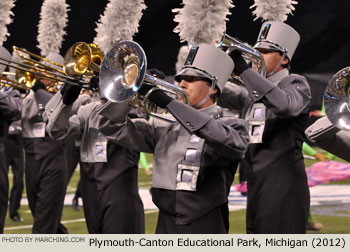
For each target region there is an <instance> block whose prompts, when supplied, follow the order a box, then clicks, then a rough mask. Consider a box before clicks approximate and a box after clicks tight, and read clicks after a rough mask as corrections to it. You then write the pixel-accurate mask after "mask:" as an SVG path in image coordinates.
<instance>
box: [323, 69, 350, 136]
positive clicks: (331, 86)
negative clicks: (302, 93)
mask: <svg viewBox="0 0 350 252" xmlns="http://www.w3.org/2000/svg"><path fill="white" fill-rule="evenodd" d="M349 88H350V66H348V67H345V68H343V69H341V70H340V71H338V72H337V73H336V74H335V75H333V77H332V78H331V79H330V81H329V82H328V85H327V88H326V90H325V92H324V96H323V102H324V108H325V112H326V115H327V117H328V119H329V121H330V122H331V123H332V124H333V125H335V126H336V127H337V128H339V129H342V130H350V104H349V103H350V99H349V98H350V89H349Z"/></svg>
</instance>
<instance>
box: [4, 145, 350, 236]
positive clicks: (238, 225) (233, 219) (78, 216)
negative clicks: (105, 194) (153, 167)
mask: <svg viewBox="0 0 350 252" xmlns="http://www.w3.org/2000/svg"><path fill="white" fill-rule="evenodd" d="M321 152H322V151H321ZM151 160H152V156H151V155H148V161H149V162H150V161H151ZM338 160H339V159H338ZM314 162H315V161H314V160H305V164H306V165H307V166H309V165H311V164H312V163H314ZM79 175H80V174H79V170H77V171H76V172H75V174H74V176H73V177H72V180H71V181H70V183H69V185H68V188H67V193H74V192H75V188H76V185H77V182H78V180H79ZM11 177H12V175H11V174H10V178H11ZM237 181H238V174H236V179H235V182H234V183H237ZM330 184H350V181H349V180H345V181H339V182H331V183H330ZM139 186H140V187H143V188H149V187H150V186H151V177H148V176H146V174H145V172H144V169H139ZM24 197H26V194H25V193H24ZM316 208H317V207H315V208H312V210H315V209H316ZM313 212H314V211H313ZM20 214H21V216H22V217H23V219H24V222H21V223H15V222H13V221H11V220H10V219H9V218H8V216H7V218H6V223H5V231H4V233H5V234H30V233H31V225H32V223H33V219H32V216H31V213H30V210H29V208H28V206H22V207H21V209H20ZM346 214H347V215H348V216H350V209H349V211H348V212H347V213H346ZM157 215H158V213H157V211H146V212H145V220H146V233H147V234H153V233H154V230H155V226H156V222H157ZM314 219H315V220H316V221H318V222H321V223H323V226H324V228H323V229H322V230H321V231H320V232H317V233H328V234H331V233H332V234H339V233H350V228H349V227H350V217H344V216H327V215H315V214H314ZM62 223H63V224H64V225H65V226H66V227H67V228H68V230H69V233H71V234H86V233H87V229H86V225H85V221H84V213H83V209H82V208H81V209H80V210H79V211H75V210H73V208H72V207H71V206H65V207H64V210H63V216H62ZM230 233H231V234H244V233H245V210H239V211H231V212H230ZM309 233H315V232H309Z"/></svg>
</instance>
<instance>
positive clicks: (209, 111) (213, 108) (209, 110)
mask: <svg viewBox="0 0 350 252" xmlns="http://www.w3.org/2000/svg"><path fill="white" fill-rule="evenodd" d="M199 111H201V112H203V113H205V114H206V115H209V116H211V117H213V118H216V117H217V115H218V106H217V105H216V103H213V104H212V105H210V106H208V107H205V108H202V109H199Z"/></svg>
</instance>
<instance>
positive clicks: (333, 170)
mask: <svg viewBox="0 0 350 252" xmlns="http://www.w3.org/2000/svg"><path fill="white" fill-rule="evenodd" d="M306 174H307V180H308V184H309V186H310V187H311V186H315V185H318V184H325V183H328V182H330V181H338V180H345V179H348V178H350V164H349V163H342V162H337V161H324V162H317V163H314V164H313V165H311V166H310V167H309V168H306Z"/></svg>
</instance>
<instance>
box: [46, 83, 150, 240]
mask: <svg viewBox="0 0 350 252" xmlns="http://www.w3.org/2000/svg"><path fill="white" fill-rule="evenodd" d="M95 80H96V79H95V78H92V79H91V81H92V82H93V81H95ZM79 93H80V87H78V86H65V87H64V88H63V89H62V91H61V92H58V93H57V94H56V95H55V96H54V98H53V99H52V100H51V101H50V102H49V103H48V104H47V106H46V111H47V114H48V119H49V124H48V125H47V130H48V132H49V133H50V135H51V137H53V138H54V139H64V138H66V137H69V136H74V135H75V136H80V137H81V146H80V159H81V167H80V175H81V178H80V183H81V195H82V199H83V205H84V214H85V219H86V224H87V228H88V231H89V233H144V232H145V231H144V229H145V227H144V209H143V203H142V201H141V198H140V196H139V193H138V186H137V172H138V160H139V153H138V152H135V151H132V150H131V149H129V148H124V147H122V146H120V145H119V144H116V143H112V142H110V141H107V139H106V138H105V137H104V136H103V135H102V134H101V132H99V130H98V123H99V120H100V118H101V116H100V115H98V114H97V112H96V108H97V107H98V106H99V105H100V98H99V96H98V95H97V96H96V98H95V99H92V100H91V102H90V103H89V104H87V105H85V106H81V107H80V108H79V110H78V113H77V114H76V115H71V110H72V104H73V102H74V101H75V100H76V98H77V97H78V95H79Z"/></svg>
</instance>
